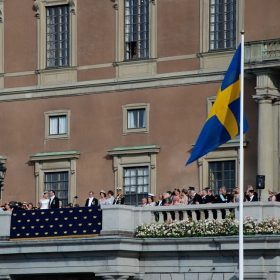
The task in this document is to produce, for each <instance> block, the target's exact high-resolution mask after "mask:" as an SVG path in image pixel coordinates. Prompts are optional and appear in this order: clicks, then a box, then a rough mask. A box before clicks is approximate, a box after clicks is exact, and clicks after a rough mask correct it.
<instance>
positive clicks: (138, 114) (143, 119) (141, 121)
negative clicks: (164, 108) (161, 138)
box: [122, 103, 150, 135]
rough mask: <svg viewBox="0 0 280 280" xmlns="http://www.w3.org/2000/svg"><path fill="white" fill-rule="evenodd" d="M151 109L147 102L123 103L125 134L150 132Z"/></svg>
mask: <svg viewBox="0 0 280 280" xmlns="http://www.w3.org/2000/svg"><path fill="white" fill-rule="evenodd" d="M149 109H150V104H145V103H138V104H126V105H123V107H122V110H123V134H124V135H127V134H131V133H148V132H149Z"/></svg>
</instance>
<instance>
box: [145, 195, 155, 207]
mask: <svg viewBox="0 0 280 280" xmlns="http://www.w3.org/2000/svg"><path fill="white" fill-rule="evenodd" d="M146 206H156V203H155V201H154V195H153V194H152V193H149V194H148V201H147V204H146Z"/></svg>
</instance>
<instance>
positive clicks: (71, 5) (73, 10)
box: [69, 0, 76, 15]
mask: <svg viewBox="0 0 280 280" xmlns="http://www.w3.org/2000/svg"><path fill="white" fill-rule="evenodd" d="M69 5H70V12H71V13H72V14H73V15H76V4H75V1H74V0H69Z"/></svg>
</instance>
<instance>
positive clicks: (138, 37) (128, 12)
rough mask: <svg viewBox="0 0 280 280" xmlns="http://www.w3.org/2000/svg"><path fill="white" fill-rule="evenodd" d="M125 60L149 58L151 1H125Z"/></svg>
mask: <svg viewBox="0 0 280 280" xmlns="http://www.w3.org/2000/svg"><path fill="white" fill-rule="evenodd" d="M124 16H125V59H135V58H148V57H149V0H125V15H124Z"/></svg>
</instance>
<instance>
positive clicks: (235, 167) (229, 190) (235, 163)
mask: <svg viewBox="0 0 280 280" xmlns="http://www.w3.org/2000/svg"><path fill="white" fill-rule="evenodd" d="M226 162H233V163H234V172H235V173H234V178H233V179H234V186H233V187H230V188H228V187H227V186H226V185H225V184H224V182H225V181H226V180H225V179H224V176H225V170H224V165H225V163H226ZM213 163H221V164H222V170H221V172H222V180H221V181H222V185H221V186H220V187H218V188H213V187H212V185H211V178H210V177H211V172H210V165H211V164H213ZM237 168H238V165H237V161H236V160H224V161H221V160H217V161H209V162H208V169H209V170H208V187H210V188H211V189H212V191H213V193H215V194H219V189H220V188H221V187H226V189H227V192H230V193H231V192H232V191H233V190H234V189H235V187H236V186H237V182H236V177H237V176H236V172H237ZM232 171H233V170H232ZM212 181H213V182H215V181H218V180H212ZM228 181H229V180H228Z"/></svg>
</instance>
